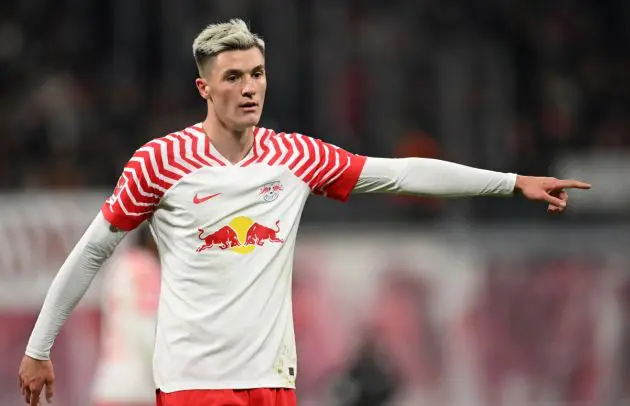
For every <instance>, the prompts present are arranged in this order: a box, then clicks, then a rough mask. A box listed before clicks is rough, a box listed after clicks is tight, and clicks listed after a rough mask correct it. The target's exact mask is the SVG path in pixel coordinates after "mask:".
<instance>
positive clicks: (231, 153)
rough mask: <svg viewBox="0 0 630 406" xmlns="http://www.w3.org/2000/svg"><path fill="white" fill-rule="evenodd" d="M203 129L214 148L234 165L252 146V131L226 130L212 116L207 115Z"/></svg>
mask: <svg viewBox="0 0 630 406" xmlns="http://www.w3.org/2000/svg"><path fill="white" fill-rule="evenodd" d="M203 129H204V131H205V133H206V136H207V137H210V141H211V142H212V145H213V146H214V148H216V150H217V151H219V153H220V154H221V155H222V156H223V157H224V158H225V159H227V160H228V161H230V162H231V163H233V164H235V163H237V162H240V161H241V160H242V159H243V158H245V156H246V155H247V154H248V153H249V150H250V149H251V148H252V145H253V144H254V129H253V127H248V128H247V129H245V130H242V131H235V130H232V129H229V128H227V127H226V126H225V125H224V124H223V123H222V122H221V121H220V120H218V119H217V118H216V117H215V116H214V115H212V114H210V113H208V116H207V117H206V119H205V120H204V122H203Z"/></svg>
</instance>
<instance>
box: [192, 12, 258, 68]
mask: <svg viewBox="0 0 630 406" xmlns="http://www.w3.org/2000/svg"><path fill="white" fill-rule="evenodd" d="M254 47H256V48H258V49H260V52H262V53H263V54H264V53H265V41H263V39H262V38H261V37H260V36H259V35H257V34H254V33H252V32H251V31H250V30H249V28H248V27H247V24H246V23H245V21H243V20H241V19H240V18H234V19H232V20H230V21H228V22H226V23H218V24H211V25H209V26H207V27H206V28H205V29H204V30H203V31H201V32H200V33H199V35H197V38H195V41H194V42H193V56H194V58H195V63H196V64H197V69H199V71H200V72H201V68H202V67H203V65H204V64H205V62H206V61H208V60H210V59H212V58H214V57H215V56H217V55H218V54H220V53H221V52H225V51H233V50H247V49H250V48H254Z"/></svg>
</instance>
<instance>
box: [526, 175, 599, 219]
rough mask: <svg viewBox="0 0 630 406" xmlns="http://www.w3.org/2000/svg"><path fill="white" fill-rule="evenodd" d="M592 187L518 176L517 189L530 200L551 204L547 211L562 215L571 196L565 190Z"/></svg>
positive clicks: (564, 181) (577, 183)
mask: <svg viewBox="0 0 630 406" xmlns="http://www.w3.org/2000/svg"><path fill="white" fill-rule="evenodd" d="M590 188H591V185H590V184H588V183H584V182H580V181H578V180H572V179H568V180H564V179H556V178H547V177H537V176H520V175H519V176H517V177H516V185H515V189H519V190H520V191H521V193H522V194H523V196H525V197H526V198H528V199H530V200H542V201H545V202H547V203H549V206H547V211H548V212H550V213H560V212H562V211H564V209H565V208H566V207H567V200H568V199H569V194H568V193H567V192H566V190H565V189H590Z"/></svg>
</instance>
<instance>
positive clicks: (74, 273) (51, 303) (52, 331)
mask: <svg viewBox="0 0 630 406" xmlns="http://www.w3.org/2000/svg"><path fill="white" fill-rule="evenodd" d="M124 235H125V232H124V231H119V230H116V229H114V228H113V227H112V226H111V225H110V224H109V223H108V222H107V220H105V218H104V217H103V216H102V214H101V213H99V214H98V215H97V216H96V218H95V219H94V220H93V221H92V224H90V226H89V227H88V229H87V231H86V232H85V234H83V236H82V237H81V239H80V240H79V242H78V243H77V245H76V246H75V247H74V249H73V250H72V252H71V253H70V255H69V256H68V258H67V259H66V261H65V263H64V264H63V265H62V267H61V268H60V270H59V272H58V273H57V276H55V279H54V280H53V283H52V285H51V286H50V289H49V290H48V294H47V295H46V299H45V300H44V304H43V306H42V310H41V312H40V314H39V317H38V319H37V322H36V323H35V327H34V328H33V332H32V334H31V338H30V340H29V342H28V345H27V347H26V355H28V356H29V357H32V358H35V359H41V360H45V359H48V358H49V355H50V349H51V348H52V345H53V343H54V341H55V338H56V337H57V334H58V333H59V330H60V329H61V327H62V326H63V324H64V322H65V321H66V319H67V318H68V316H69V315H70V312H71V311H72V310H73V309H74V307H75V306H76V305H77V303H78V302H79V300H81V298H82V297H83V295H85V292H86V291H87V289H88V287H89V286H90V284H91V283H92V280H93V279H94V276H95V275H96V273H97V272H98V270H99V269H100V268H101V267H102V265H103V263H104V262H105V260H106V259H107V258H108V257H109V256H110V255H111V253H112V252H113V251H114V249H115V248H116V246H117V245H118V243H119V242H120V241H121V240H122V238H123V237H124Z"/></svg>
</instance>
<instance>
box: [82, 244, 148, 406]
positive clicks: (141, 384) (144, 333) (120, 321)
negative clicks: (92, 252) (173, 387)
mask: <svg viewBox="0 0 630 406" xmlns="http://www.w3.org/2000/svg"><path fill="white" fill-rule="evenodd" d="M159 286H160V267H159V262H158V260H157V258H156V257H155V256H154V255H153V254H151V253H150V252H147V251H145V250H142V249H139V248H130V249H128V250H126V251H125V252H123V253H122V254H121V255H120V256H119V257H117V258H116V260H114V261H113V262H112V263H111V264H110V265H109V266H108V267H107V270H106V273H105V280H104V289H103V301H102V315H103V322H102V340H101V343H102V345H101V354H100V358H99V363H98V368H97V371H96V376H95V379H94V383H93V399H94V401H95V402H96V403H97V404H99V403H104V404H108V403H125V404H153V403H154V402H155V383H154V381H153V373H152V370H151V359H152V354H153V344H154V343H153V340H154V337H155V316H156V312H157V303H158V298H159Z"/></svg>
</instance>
